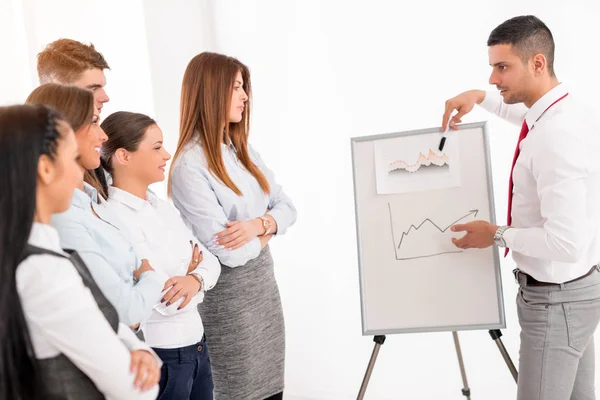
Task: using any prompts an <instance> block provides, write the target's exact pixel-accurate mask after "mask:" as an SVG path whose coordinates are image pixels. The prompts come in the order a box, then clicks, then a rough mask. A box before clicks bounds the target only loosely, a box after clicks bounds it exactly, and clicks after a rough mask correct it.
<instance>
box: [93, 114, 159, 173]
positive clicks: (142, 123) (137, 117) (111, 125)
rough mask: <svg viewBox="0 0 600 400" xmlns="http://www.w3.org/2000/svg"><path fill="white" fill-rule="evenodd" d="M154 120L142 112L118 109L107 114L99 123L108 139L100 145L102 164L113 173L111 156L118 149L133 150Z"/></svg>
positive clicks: (154, 123)
mask: <svg viewBox="0 0 600 400" xmlns="http://www.w3.org/2000/svg"><path fill="white" fill-rule="evenodd" d="M153 125H156V121H154V120H153V119H152V118H150V117H149V116H147V115H144V114H138V113H132V112H127V111H119V112H116V113H113V114H111V115H109V116H108V117H107V118H106V119H105V120H104V121H103V122H102V124H101V125H100V126H101V127H102V130H104V133H106V136H108V140H107V141H106V142H105V143H104V144H103V145H102V166H103V167H104V169H105V170H107V171H108V172H109V173H111V174H112V173H113V168H112V157H113V155H114V154H115V152H116V151H117V150H118V149H125V150H127V151H130V152H134V151H136V150H137V149H138V147H139V146H140V143H141V142H142V140H143V139H144V135H146V131H147V130H148V128H149V127H151V126H153Z"/></svg>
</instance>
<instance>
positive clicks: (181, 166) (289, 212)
mask: <svg viewBox="0 0 600 400" xmlns="http://www.w3.org/2000/svg"><path fill="white" fill-rule="evenodd" d="M221 151H222V154H223V161H224V163H225V167H226V168H227V173H228V174H229V176H230V178H231V179H232V180H233V182H234V183H235V184H236V186H237V187H238V188H239V189H240V190H241V192H242V194H243V196H238V195H237V194H235V192H233V191H232V190H231V189H229V188H228V187H227V186H225V185H223V184H222V183H221V182H220V181H219V180H218V179H216V178H215V177H214V176H213V175H212V174H211V173H210V172H209V171H208V166H207V165H208V164H207V161H206V157H205V155H204V151H203V149H202V145H201V144H200V143H199V142H193V143H190V144H189V145H188V146H187V147H186V148H184V151H183V152H182V153H181V155H180V156H179V157H178V158H177V160H175V162H174V163H173V165H172V166H171V168H172V173H171V174H172V175H171V179H172V181H171V185H172V186H171V194H172V197H173V204H174V205H175V206H176V207H177V208H178V209H179V211H180V212H181V215H182V217H183V219H184V220H185V222H186V224H188V226H191V227H192V229H193V231H194V234H195V235H196V237H197V238H198V240H200V241H201V242H202V244H204V246H206V248H208V250H209V251H210V252H211V253H212V254H214V255H216V256H217V257H218V258H219V261H220V262H221V263H222V264H223V265H227V266H229V267H238V266H241V265H244V264H246V263H247V262H248V261H250V260H252V259H254V258H256V257H258V255H259V253H260V241H259V239H258V238H254V239H253V240H252V241H250V242H248V243H247V244H245V245H244V246H242V247H240V248H238V249H236V250H228V249H224V248H221V247H220V246H218V245H215V243H214V236H215V234H217V233H219V232H221V231H222V230H224V229H226V226H225V224H226V223H227V222H228V221H246V220H249V219H253V218H257V217H259V216H262V215H265V213H267V212H266V211H267V208H268V209H269V210H270V211H269V212H268V213H267V214H270V215H271V216H272V217H273V219H275V222H276V223H277V234H278V235H282V234H284V233H285V231H286V230H287V229H288V228H289V227H290V226H291V225H292V224H293V223H294V222H296V208H295V207H294V205H293V204H292V201H291V199H290V198H289V197H288V196H287V195H286V194H285V193H284V192H283V189H282V188H281V185H279V184H278V183H277V182H276V181H275V177H274V175H273V172H271V170H269V169H268V168H267V166H266V165H265V164H264V162H263V161H262V159H261V157H260V155H259V154H258V153H257V152H256V151H254V149H252V147H250V148H249V153H250V158H251V159H252V161H253V162H254V163H255V164H256V166H258V167H259V168H260V169H261V171H262V172H263V173H264V174H265V176H266V178H267V180H268V182H269V185H270V187H271V192H270V194H265V193H264V192H263V191H262V189H261V188H260V185H259V184H258V181H257V180H256V179H255V178H254V176H253V175H252V174H250V173H249V172H248V171H247V170H246V169H245V168H244V166H243V165H242V163H241V162H240V161H239V160H238V158H237V155H236V150H235V147H233V145H229V146H227V145H225V144H222V145H221Z"/></svg>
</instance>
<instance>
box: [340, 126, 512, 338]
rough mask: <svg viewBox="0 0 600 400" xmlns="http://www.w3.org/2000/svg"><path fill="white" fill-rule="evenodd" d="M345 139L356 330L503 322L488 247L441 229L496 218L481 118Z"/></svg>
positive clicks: (496, 269)
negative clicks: (464, 244)
mask: <svg viewBox="0 0 600 400" xmlns="http://www.w3.org/2000/svg"><path fill="white" fill-rule="evenodd" d="M440 138H441V130H440V129H439V128H434V129H423V130H416V131H408V132H398V133H390V134H385V135H375V136H364V137H357V138H353V139H352V140H351V145H352V163H353V173H354V196H355V208H356V227H357V242H358V255H359V275H360V292H361V308H362V327H363V335H383V334H389V333H408V332H432V331H455V330H467V329H501V328H504V327H505V318H504V307H503V297H502V280H501V276H500V263H499V254H498V249H497V247H496V246H492V247H489V248H487V249H468V250H462V249H459V248H457V247H455V246H454V245H453V244H452V241H451V238H452V237H460V236H462V235H463V234H464V233H454V232H451V231H450V227H451V226H452V225H453V224H456V223H465V222H469V221H474V220H478V219H482V220H486V221H490V222H492V223H495V221H494V219H495V218H494V216H495V211H494V195H493V189H492V175H491V166H490V158H489V149H488V136H487V126H486V123H485V122H478V123H473V124H464V125H462V126H460V128H459V131H451V132H450V133H449V134H448V137H447V140H446V143H445V146H444V149H443V150H442V151H439V150H438V145H439V142H440Z"/></svg>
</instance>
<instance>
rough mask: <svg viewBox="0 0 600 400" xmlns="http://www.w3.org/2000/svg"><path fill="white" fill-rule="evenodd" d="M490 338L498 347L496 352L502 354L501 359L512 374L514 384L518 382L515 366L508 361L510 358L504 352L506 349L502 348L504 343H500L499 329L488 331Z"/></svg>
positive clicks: (500, 333) (500, 334)
mask: <svg viewBox="0 0 600 400" xmlns="http://www.w3.org/2000/svg"><path fill="white" fill-rule="evenodd" d="M490 336H491V337H492V339H493V340H494V342H496V344H497V345H498V350H500V354H502V358H504V362H505V363H506V366H507V367H508V369H509V370H510V373H511V374H512V376H513V378H514V380H515V382H518V378H519V373H518V372H517V369H516V368H515V364H513V362H512V360H511V359H510V356H509V355H508V352H507V351H506V348H505V347H504V343H502V339H500V337H501V336H502V332H500V330H499V329H493V330H491V331H490Z"/></svg>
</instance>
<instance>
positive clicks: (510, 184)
mask: <svg viewBox="0 0 600 400" xmlns="http://www.w3.org/2000/svg"><path fill="white" fill-rule="evenodd" d="M568 95H569V93H567V94H565V95H564V96H562V97H561V98H560V99H558V100H556V101H555V102H554V103H552V104H550V105H549V106H548V108H546V110H545V111H544V113H545V112H546V111H548V110H549V109H550V107H552V106H553V105H555V104H556V103H558V102H559V101H561V100H562V99H564V98H565V97H567V96H568ZM544 113H542V115H544ZM540 118H541V116H540ZM538 119H539V118H538ZM528 133H529V127H528V126H527V120H525V121H523V126H522V127H521V134H520V135H519V141H518V142H517V148H516V149H515V156H514V157H513V162H512V167H511V168H510V178H509V180H508V215H507V217H506V221H507V223H506V225H508V226H510V224H511V222H512V214H511V211H512V198H513V170H514V169H515V164H516V163H517V158H519V153H520V152H521V141H522V140H523V139H525V138H526V137H527V134H528ZM508 250H509V249H508V247H507V248H506V249H505V250H504V257H506V256H507V255H508Z"/></svg>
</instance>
